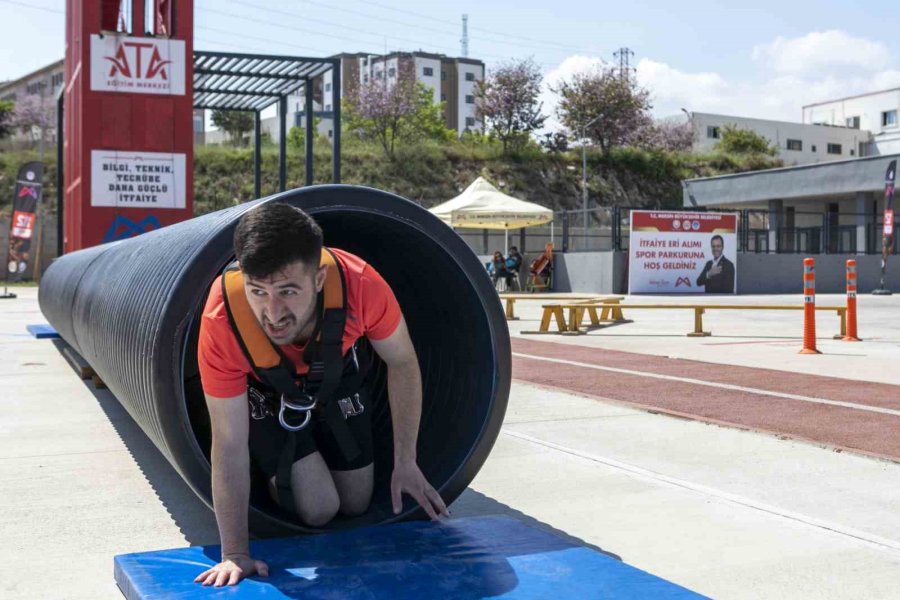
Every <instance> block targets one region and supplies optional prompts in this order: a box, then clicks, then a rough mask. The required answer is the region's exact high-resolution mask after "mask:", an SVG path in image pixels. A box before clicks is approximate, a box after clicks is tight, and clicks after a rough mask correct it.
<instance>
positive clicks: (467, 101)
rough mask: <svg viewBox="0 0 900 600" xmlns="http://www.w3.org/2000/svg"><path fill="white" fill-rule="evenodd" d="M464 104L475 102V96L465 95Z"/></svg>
mask: <svg viewBox="0 0 900 600" xmlns="http://www.w3.org/2000/svg"><path fill="white" fill-rule="evenodd" d="M466 104H475V96H466Z"/></svg>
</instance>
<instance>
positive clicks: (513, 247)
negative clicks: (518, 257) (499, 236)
mask: <svg viewBox="0 0 900 600" xmlns="http://www.w3.org/2000/svg"><path fill="white" fill-rule="evenodd" d="M513 250H515V251H516V252H518V251H519V249H518V248H516V247H515V246H510V247H509V251H510V252H512V251H513Z"/></svg>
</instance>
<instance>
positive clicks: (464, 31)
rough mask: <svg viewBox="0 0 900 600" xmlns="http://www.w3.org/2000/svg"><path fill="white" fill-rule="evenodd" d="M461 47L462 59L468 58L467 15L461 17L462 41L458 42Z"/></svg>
mask: <svg viewBox="0 0 900 600" xmlns="http://www.w3.org/2000/svg"><path fill="white" fill-rule="evenodd" d="M459 43H460V44H461V45H462V56H463V58H468V57H469V15H463V16H462V39H461V40H459Z"/></svg>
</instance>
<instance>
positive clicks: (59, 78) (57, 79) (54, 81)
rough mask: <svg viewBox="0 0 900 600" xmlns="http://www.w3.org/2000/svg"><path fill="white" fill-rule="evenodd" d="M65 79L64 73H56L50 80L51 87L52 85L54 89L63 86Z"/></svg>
mask: <svg viewBox="0 0 900 600" xmlns="http://www.w3.org/2000/svg"><path fill="white" fill-rule="evenodd" d="M63 77H65V74H64V73H56V74H55V75H54V76H53V77H52V78H51V79H50V85H51V86H52V87H57V86H59V85H62V82H63Z"/></svg>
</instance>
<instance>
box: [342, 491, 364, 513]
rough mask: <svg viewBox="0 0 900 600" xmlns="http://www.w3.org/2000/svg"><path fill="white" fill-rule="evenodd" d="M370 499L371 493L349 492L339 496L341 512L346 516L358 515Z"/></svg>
mask: <svg viewBox="0 0 900 600" xmlns="http://www.w3.org/2000/svg"><path fill="white" fill-rule="evenodd" d="M371 501H372V494H371V493H370V494H350V495H349V496H348V497H346V498H341V508H340V511H341V514H342V515H344V516H347V517H358V516H359V515H361V514H363V513H364V512H366V511H367V510H369V504H370V503H371Z"/></svg>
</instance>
